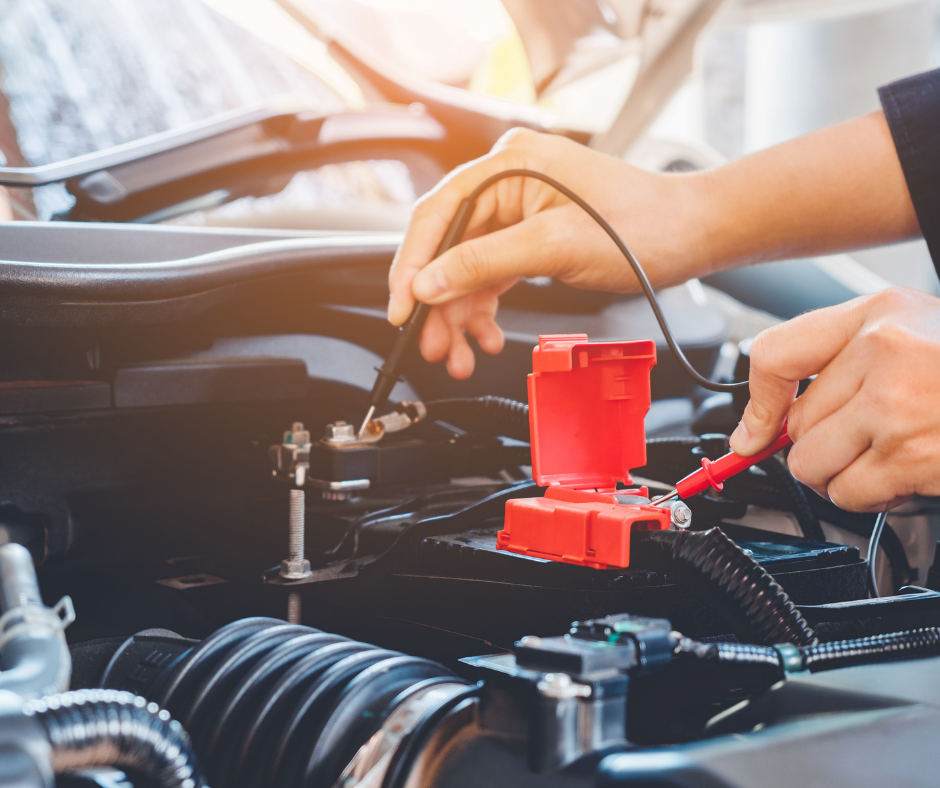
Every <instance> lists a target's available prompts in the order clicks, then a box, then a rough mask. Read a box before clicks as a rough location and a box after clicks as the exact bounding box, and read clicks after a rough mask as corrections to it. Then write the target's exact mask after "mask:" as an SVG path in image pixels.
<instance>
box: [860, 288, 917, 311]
mask: <svg viewBox="0 0 940 788" xmlns="http://www.w3.org/2000/svg"><path fill="white" fill-rule="evenodd" d="M919 296H920V293H918V291H916V290H911V289H910V288H908V287H897V286H895V287H889V288H887V289H885V290H881V291H879V292H878V293H875V295H874V296H873V297H872V300H873V301H874V303H875V304H877V305H878V307H879V308H881V309H885V310H889V311H893V310H897V309H905V308H907V307H908V306H909V305H910V304H911V302H912V301H915V300H917V299H918V297H919Z"/></svg>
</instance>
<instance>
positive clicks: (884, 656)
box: [676, 627, 940, 681]
mask: <svg viewBox="0 0 940 788" xmlns="http://www.w3.org/2000/svg"><path fill="white" fill-rule="evenodd" d="M792 651H793V657H794V660H793V662H792V663H790V664H787V665H785V664H784V656H783V652H782V650H781V649H779V648H773V647H771V646H753V645H748V644H742V643H700V642H698V641H695V640H691V639H689V638H686V637H680V638H679V641H678V644H677V646H676V654H677V655H684V656H686V657H692V658H695V659H698V660H702V661H705V662H714V663H716V664H717V663H725V664H732V665H738V666H741V667H745V666H748V667H750V666H754V665H762V666H764V667H766V668H768V669H769V670H770V672H769V673H768V674H767V676H768V679H769V681H775V680H777V679H778V678H782V677H783V676H784V674H785V673H792V672H797V671H802V670H809V671H813V672H818V671H822V670H834V669H836V668H844V667H848V666H850V665H869V664H872V663H876V662H888V661H891V660H897V659H907V658H911V657H929V656H935V655H938V654H940V628H938V627H925V628H923V629H913V630H908V631H905V632H892V633H890V634H887V635H873V636H871V637H864V638H855V639H853V640H836V641H832V642H829V643H815V644H813V645H810V646H798V647H796V648H795V649H793V650H792Z"/></svg>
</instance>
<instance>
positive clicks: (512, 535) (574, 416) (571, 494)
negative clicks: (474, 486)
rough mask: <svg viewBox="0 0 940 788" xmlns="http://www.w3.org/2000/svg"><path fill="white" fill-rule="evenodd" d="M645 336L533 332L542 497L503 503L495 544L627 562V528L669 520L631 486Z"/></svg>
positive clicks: (568, 558) (534, 428)
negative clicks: (606, 338) (602, 338)
mask: <svg viewBox="0 0 940 788" xmlns="http://www.w3.org/2000/svg"><path fill="white" fill-rule="evenodd" d="M655 363H656V345H655V343H654V342H653V341H651V340H641V341H631V342H590V341H588V338H587V335H585V334H570V335H550V336H541V337H539V344H538V346H537V347H536V348H535V349H534V350H533V353H532V374H530V375H529V376H528V392H529V427H530V432H531V447H532V476H533V478H534V479H535V481H536V483H537V484H539V485H540V486H543V487H547V488H548V489H547V490H546V492H545V495H544V497H542V498H524V499H512V500H510V501H507V503H506V513H505V520H504V525H503V529H502V531H500V532H499V534H498V536H497V548H498V549H500V550H507V551H509V552H513V553H519V554H522V555H527V556H532V557H536V558H543V559H548V560H551V561H562V562H565V563H569V564H579V565H581V566H589V567H593V568H595V569H607V568H611V567H619V568H625V567H627V566H629V564H630V534H631V533H632V532H634V531H640V530H665V529H668V528H669V527H670V519H671V517H670V511H669V510H668V509H663V508H660V507H656V506H650V505H649V496H648V491H647V490H646V489H645V488H635V489H631V488H630V485H631V484H632V478H631V476H630V471H631V469H633V468H639V467H642V466H643V465H645V464H646V432H645V427H644V423H643V419H644V417H645V416H646V413H647V411H649V407H650V370H651V369H652V368H653V365H654V364H655Z"/></svg>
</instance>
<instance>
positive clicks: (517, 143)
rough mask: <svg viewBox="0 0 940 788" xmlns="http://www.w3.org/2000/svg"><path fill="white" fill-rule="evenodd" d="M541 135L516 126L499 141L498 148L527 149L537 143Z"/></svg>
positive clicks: (497, 142)
mask: <svg viewBox="0 0 940 788" xmlns="http://www.w3.org/2000/svg"><path fill="white" fill-rule="evenodd" d="M540 136H541V135H540V134H539V133H538V132H536V131H532V129H527V128H523V127H522V126H515V127H513V128H511V129H509V131H507V132H505V133H504V134H503V135H502V136H501V137H500V138H499V139H498V140H497V141H496V147H497V148H513V147H526V146H528V145H532V144H533V143H535V142H536V141H537V140H538V138H539V137H540Z"/></svg>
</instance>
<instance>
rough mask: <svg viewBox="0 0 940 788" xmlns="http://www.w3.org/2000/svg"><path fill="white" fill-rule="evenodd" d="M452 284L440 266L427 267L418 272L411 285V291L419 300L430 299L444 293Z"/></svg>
mask: <svg viewBox="0 0 940 788" xmlns="http://www.w3.org/2000/svg"><path fill="white" fill-rule="evenodd" d="M449 289H450V286H449V285H448V284H447V277H446V276H444V272H443V271H442V270H441V269H440V268H432V269H430V270H428V269H425V270H424V271H422V272H421V273H420V274H418V275H417V276H416V277H415V279H414V282H413V283H412V285H411V292H412V293H414V295H415V298H417V299H418V300H419V301H430V300H431V299H433V298H438V297H439V296H442V295H444V293H446V292H447V291H448V290H449Z"/></svg>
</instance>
